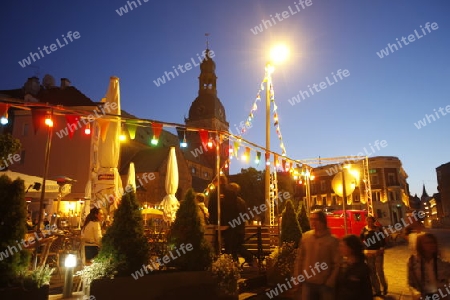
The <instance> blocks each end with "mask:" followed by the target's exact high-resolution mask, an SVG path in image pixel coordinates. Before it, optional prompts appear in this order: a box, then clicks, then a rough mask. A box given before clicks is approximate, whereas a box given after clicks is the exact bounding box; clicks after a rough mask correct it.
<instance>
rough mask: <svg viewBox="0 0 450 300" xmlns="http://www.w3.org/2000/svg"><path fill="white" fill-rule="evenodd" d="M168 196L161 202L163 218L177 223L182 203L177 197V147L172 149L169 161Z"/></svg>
mask: <svg viewBox="0 0 450 300" xmlns="http://www.w3.org/2000/svg"><path fill="white" fill-rule="evenodd" d="M165 189H166V194H167V195H166V196H165V197H164V199H163V200H162V202H161V205H162V207H163V212H164V213H163V217H164V220H165V221H166V222H169V223H172V222H173V221H175V216H176V213H177V210H178V208H179V207H180V203H179V202H178V200H177V198H176V197H175V193H176V192H177V189H178V164H177V157H176V155H175V147H170V152H169V159H168V161H167V173H166V182H165Z"/></svg>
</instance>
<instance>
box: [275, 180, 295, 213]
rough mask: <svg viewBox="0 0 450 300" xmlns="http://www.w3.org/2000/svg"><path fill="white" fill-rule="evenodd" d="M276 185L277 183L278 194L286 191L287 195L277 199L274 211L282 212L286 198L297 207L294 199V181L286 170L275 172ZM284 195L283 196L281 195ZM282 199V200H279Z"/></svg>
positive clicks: (283, 193)
mask: <svg viewBox="0 0 450 300" xmlns="http://www.w3.org/2000/svg"><path fill="white" fill-rule="evenodd" d="M277 185H278V195H280V192H281V195H285V193H286V192H287V193H288V194H289V197H287V198H283V199H278V207H276V208H275V209H276V210H275V211H276V212H282V211H283V210H284V208H285V207H286V200H289V199H290V200H291V201H292V204H293V205H294V207H297V203H295V200H294V182H293V181H292V177H291V175H290V174H289V173H286V172H278V173H277ZM283 197H284V196H283ZM281 200H282V201H281Z"/></svg>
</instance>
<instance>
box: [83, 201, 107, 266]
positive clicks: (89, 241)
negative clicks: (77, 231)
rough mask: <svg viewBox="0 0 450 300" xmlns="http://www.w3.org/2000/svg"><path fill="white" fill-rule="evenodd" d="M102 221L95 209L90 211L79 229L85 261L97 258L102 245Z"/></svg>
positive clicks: (98, 210) (98, 211)
mask: <svg viewBox="0 0 450 300" xmlns="http://www.w3.org/2000/svg"><path fill="white" fill-rule="evenodd" d="M102 220H103V213H102V211H101V210H100V209H98V208H97V207H94V208H93V209H91V211H90V213H89V214H88V215H87V217H86V220H85V221H84V224H83V227H82V228H81V238H82V239H83V240H84V243H85V247H84V249H85V257H86V260H92V259H93V258H94V257H96V256H97V254H98V251H99V249H100V246H101V243H102V237H103V235H102V229H101V225H100V224H101V221H102Z"/></svg>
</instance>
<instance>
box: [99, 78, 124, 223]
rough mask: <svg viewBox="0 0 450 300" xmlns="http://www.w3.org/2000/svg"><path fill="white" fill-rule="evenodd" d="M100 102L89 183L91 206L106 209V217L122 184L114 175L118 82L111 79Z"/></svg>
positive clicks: (117, 145) (116, 158) (118, 128)
mask: <svg viewBox="0 0 450 300" xmlns="http://www.w3.org/2000/svg"><path fill="white" fill-rule="evenodd" d="M102 102H104V104H103V106H104V111H105V113H106V115H105V116H102V117H101V118H98V119H96V120H95V122H96V126H95V130H94V133H95V136H93V138H92V143H93V145H92V146H93V147H92V149H93V162H92V163H93V168H92V169H93V173H94V176H93V182H92V192H93V201H94V203H97V204H100V206H104V207H106V208H107V211H108V213H109V214H111V213H112V209H115V208H117V202H118V200H119V197H120V194H119V187H121V186H122V181H121V179H120V175H119V172H118V168H117V167H118V163H119V152H120V140H119V137H120V131H121V120H120V117H119V116H120V114H121V110H120V88H119V78H117V77H111V78H110V81H109V87H108V91H107V93H106V98H105V99H104V100H102Z"/></svg>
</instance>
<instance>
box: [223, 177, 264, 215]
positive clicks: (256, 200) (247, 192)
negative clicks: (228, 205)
mask: <svg viewBox="0 0 450 300" xmlns="http://www.w3.org/2000/svg"><path fill="white" fill-rule="evenodd" d="M229 181H230V182H235V183H237V184H239V186H240V187H241V192H240V194H241V197H242V198H243V199H244V200H245V202H246V203H247V206H248V207H251V208H252V207H254V206H259V205H261V204H263V203H264V172H263V171H258V170H256V169H255V168H248V169H241V172H240V173H238V174H234V175H230V176H229ZM261 217H262V218H264V216H261Z"/></svg>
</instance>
